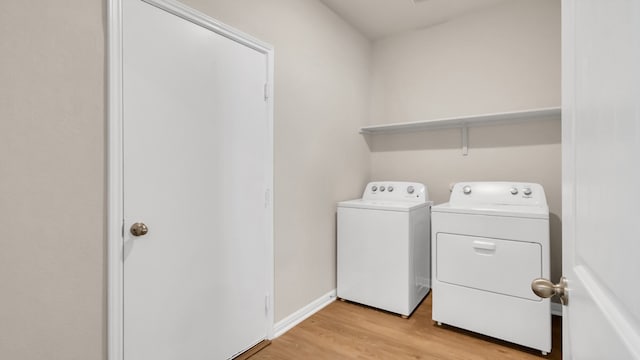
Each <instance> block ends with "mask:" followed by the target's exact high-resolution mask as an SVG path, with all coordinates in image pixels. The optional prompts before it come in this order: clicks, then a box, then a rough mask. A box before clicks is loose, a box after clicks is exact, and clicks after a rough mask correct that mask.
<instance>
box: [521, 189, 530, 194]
mask: <svg viewBox="0 0 640 360" xmlns="http://www.w3.org/2000/svg"><path fill="white" fill-rule="evenodd" d="M522 193H523V194H525V195H526V196H529V195H531V189H529V188H524V189H522Z"/></svg>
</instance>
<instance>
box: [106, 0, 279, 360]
mask: <svg viewBox="0 0 640 360" xmlns="http://www.w3.org/2000/svg"><path fill="white" fill-rule="evenodd" d="M141 1H144V2H146V3H148V4H150V5H153V6H155V7H158V8H160V9H162V10H165V11H167V12H169V13H171V14H173V15H175V16H178V17H181V18H183V19H185V20H187V21H190V22H192V23H194V24H196V25H199V26H202V27H204V28H206V29H208V30H210V31H213V32H215V33H217V34H219V35H222V36H224V37H227V38H229V39H231V40H233V41H236V42H238V43H240V44H242V45H245V46H247V47H249V48H251V49H254V50H256V51H258V52H260V53H263V54H265V56H266V58H267V78H268V79H267V87H266V89H265V96H266V97H267V107H268V114H267V121H268V128H269V129H270V131H269V139H268V148H269V151H268V153H267V154H266V157H267V162H268V163H269V164H270V166H267V178H268V179H269V182H268V184H267V188H268V190H267V194H266V197H267V199H265V200H266V201H267V203H268V206H267V218H268V221H267V224H268V225H267V234H265V238H266V239H267V240H266V241H267V244H266V248H267V254H266V256H267V262H266V263H267V268H266V269H264V271H265V272H266V274H267V279H268V283H267V284H266V285H267V289H269V294H268V299H269V301H268V304H266V305H267V308H268V314H267V323H268V324H269V327H268V329H267V338H268V339H271V338H273V319H274V317H273V292H274V280H273V279H274V271H273V269H274V261H273V256H274V252H273V248H274V247H273V76H274V60H273V59H274V49H273V47H272V46H271V45H269V44H266V43H264V42H262V41H260V40H258V39H256V38H254V37H252V36H250V35H247V34H245V33H243V32H241V31H238V30H236V29H234V28H232V27H230V26H228V25H226V24H223V23H221V22H219V21H217V20H214V19H212V18H211V17H209V16H207V15H205V14H203V13H201V12H199V11H197V10H194V9H192V8H189V7H187V6H185V5H183V4H181V3H179V2H177V1H173V0H141ZM107 6H108V9H107V12H108V42H107V43H108V92H107V94H108V107H107V111H108V113H107V129H106V130H107V134H108V139H107V144H108V149H107V155H108V159H107V166H108V170H107V207H108V208H107V256H108V260H107V264H108V271H107V277H108V278H107V297H108V301H107V352H108V355H107V356H108V357H107V358H108V359H109V360H123V359H124V354H123V327H124V323H123V314H124V312H123V296H124V293H123V265H124V264H123V261H122V260H123V258H122V256H123V255H122V254H123V240H124V224H123V221H124V220H123V219H124V214H123V203H124V202H123V201H124V192H123V156H124V154H123V132H122V129H123V121H124V117H123V102H122V101H123V81H122V77H123V70H122V69H123V65H122V44H123V39H122V0H109V1H108V4H107Z"/></svg>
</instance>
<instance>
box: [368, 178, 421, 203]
mask: <svg viewBox="0 0 640 360" xmlns="http://www.w3.org/2000/svg"><path fill="white" fill-rule="evenodd" d="M362 199H363V200H384V201H413V202H417V203H424V202H427V201H428V200H429V193H428V191H427V187H426V186H425V185H424V184H421V183H415V182H406V181H372V182H370V183H369V184H367V186H366V187H365V189H364V194H362Z"/></svg>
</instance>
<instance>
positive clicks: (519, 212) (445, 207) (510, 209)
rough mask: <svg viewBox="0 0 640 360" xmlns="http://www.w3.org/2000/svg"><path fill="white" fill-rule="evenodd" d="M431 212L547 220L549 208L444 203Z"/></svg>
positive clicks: (433, 208) (434, 207)
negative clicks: (467, 205)
mask: <svg viewBox="0 0 640 360" xmlns="http://www.w3.org/2000/svg"><path fill="white" fill-rule="evenodd" d="M431 212H441V213H454V214H471V215H489V216H505V217H519V218H533V219H549V208H548V207H547V206H546V205H544V206H526V205H503V204H491V205H488V204H487V205H485V206H482V205H480V206H474V207H461V206H455V205H454V206H452V205H451V203H444V204H440V205H436V206H433V207H432V208H431Z"/></svg>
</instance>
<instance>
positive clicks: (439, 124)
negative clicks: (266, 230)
mask: <svg viewBox="0 0 640 360" xmlns="http://www.w3.org/2000/svg"><path fill="white" fill-rule="evenodd" d="M560 115H561V108H560V107H551V108H540V109H530V110H523V111H512V112H503V113H495V114H483V115H470V116H459V117H451V118H443V119H434V120H424V121H414V122H406V123H395V124H386V125H372V126H365V127H362V128H360V134H364V135H373V134H385V133H400V132H410V131H420V130H432V129H447V128H458V127H469V126H479V125H491V124H496V125H497V124H510V123H516V122H521V121H529V120H535V119H545V118H550V117H558V118H560Z"/></svg>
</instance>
